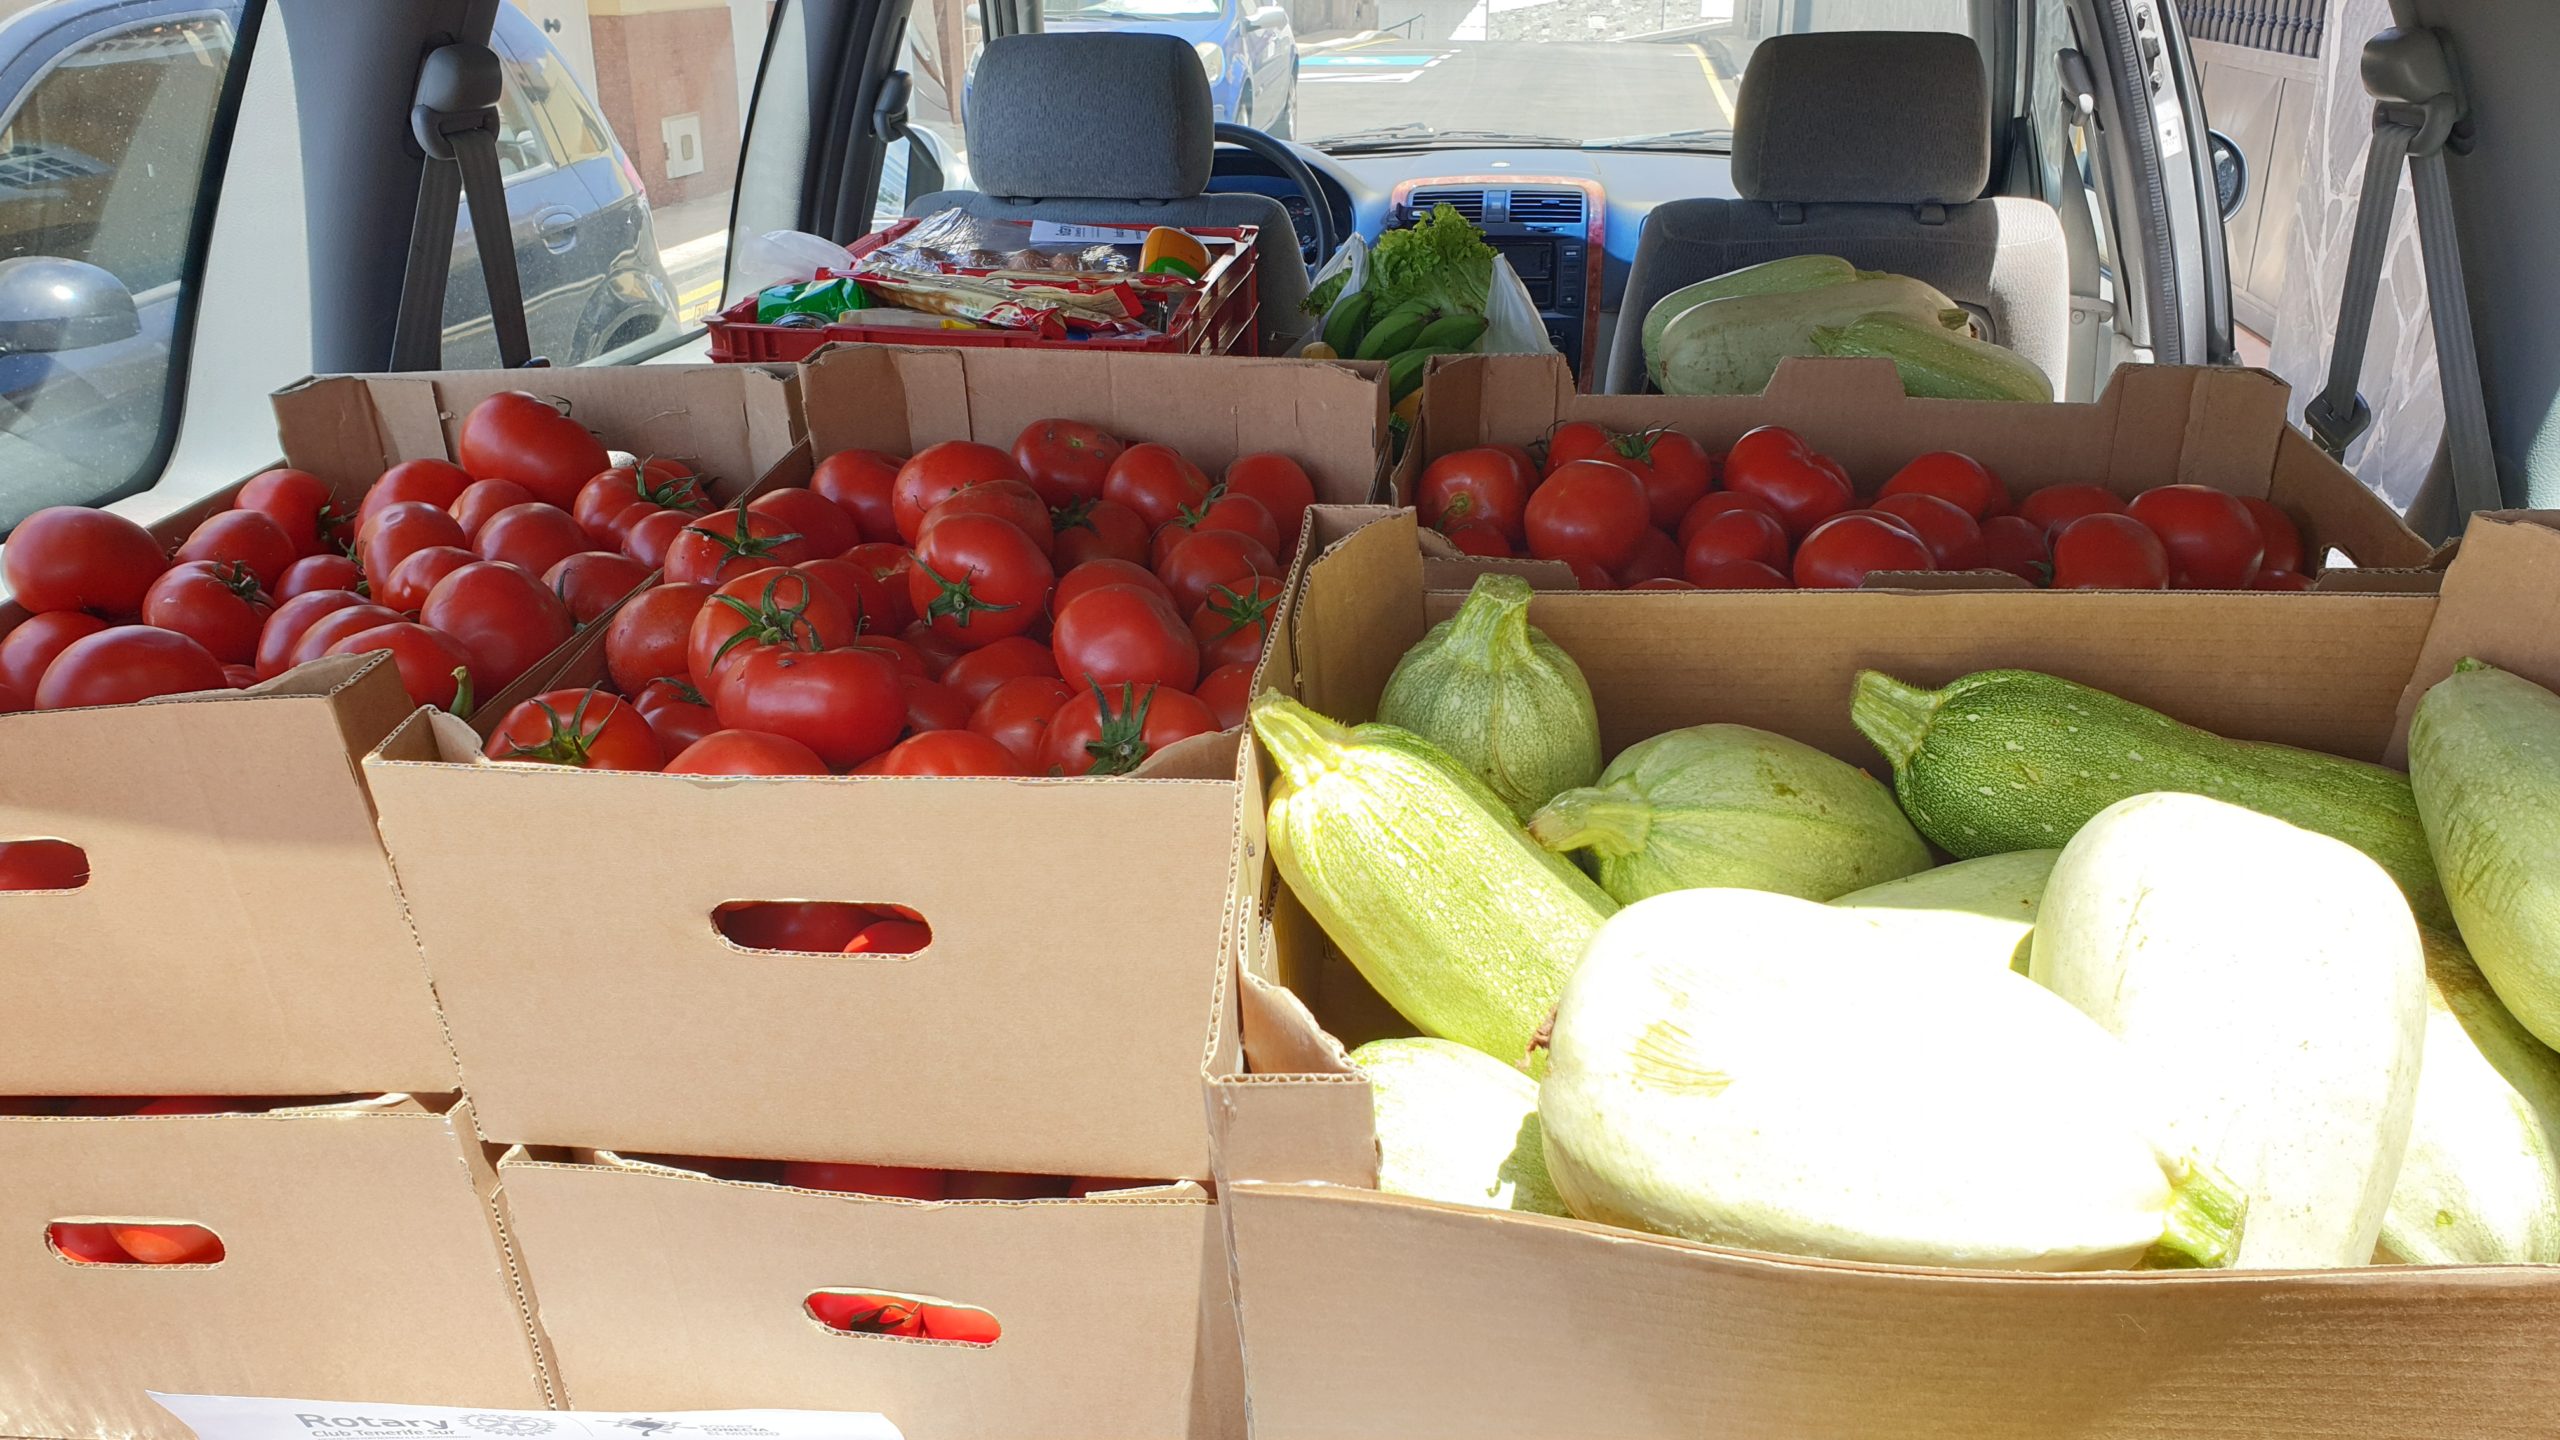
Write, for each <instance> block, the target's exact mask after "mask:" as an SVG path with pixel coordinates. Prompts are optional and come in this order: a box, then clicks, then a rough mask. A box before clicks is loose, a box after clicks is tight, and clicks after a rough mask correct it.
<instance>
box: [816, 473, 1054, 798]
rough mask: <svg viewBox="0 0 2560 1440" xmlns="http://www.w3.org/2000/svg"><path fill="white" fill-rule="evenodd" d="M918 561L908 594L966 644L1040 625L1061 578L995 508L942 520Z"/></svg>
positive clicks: (952, 638)
mask: <svg viewBox="0 0 2560 1440" xmlns="http://www.w3.org/2000/svg"><path fill="white" fill-rule="evenodd" d="M1006 463H1007V464H1011V463H1012V462H1011V461H1007V462H1006ZM914 566H915V568H914V570H913V571H912V572H911V573H910V574H909V575H908V576H907V599H908V600H909V601H910V602H912V603H913V604H914V606H915V608H916V613H917V615H919V616H920V617H922V618H923V619H924V620H925V621H926V622H927V623H929V624H930V625H931V626H932V628H933V633H934V634H935V635H936V636H938V637H940V638H941V639H942V640H943V641H945V642H946V643H948V644H951V645H955V646H958V647H959V648H961V649H963V650H974V649H976V648H977V647H978V646H981V645H989V644H993V643H994V642H996V641H998V640H1001V639H1003V638H1004V637H1006V636H1007V635H1019V634H1021V633H1022V632H1023V631H1025V630H1028V629H1030V628H1031V627H1032V626H1033V625H1036V624H1038V623H1039V621H1040V612H1041V607H1042V606H1043V605H1045V604H1047V603H1048V599H1049V586H1050V584H1051V582H1052V581H1054V580H1055V579H1056V572H1055V571H1053V570H1051V569H1050V568H1049V558H1048V557H1047V556H1045V555H1043V554H1041V553H1040V547H1039V546H1038V545H1036V544H1034V543H1033V542H1032V539H1031V537H1030V536H1028V535H1026V534H1024V533H1023V532H1022V529H1021V527H1020V526H1017V525H1015V524H1013V523H1012V522H1011V521H1008V520H1000V519H998V518H996V517H995V516H993V515H953V516H950V517H948V518H946V519H944V520H942V521H940V522H939V523H938V524H936V525H934V526H933V527H932V528H931V529H929V530H927V531H925V532H924V538H923V539H922V540H919V541H918V542H916V549H915V560H914ZM821 753H823V752H821Z"/></svg>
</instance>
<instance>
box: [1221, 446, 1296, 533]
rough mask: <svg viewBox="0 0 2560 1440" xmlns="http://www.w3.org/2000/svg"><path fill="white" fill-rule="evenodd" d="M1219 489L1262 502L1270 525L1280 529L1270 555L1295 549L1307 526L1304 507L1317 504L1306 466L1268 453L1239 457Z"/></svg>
mask: <svg viewBox="0 0 2560 1440" xmlns="http://www.w3.org/2000/svg"><path fill="white" fill-rule="evenodd" d="M1219 489H1220V491H1221V492H1223V493H1225V494H1228V495H1241V496H1247V497H1250V498H1252V499H1254V500H1257V501H1260V502H1261V504H1262V508H1263V509H1264V510H1265V511H1267V512H1268V513H1269V514H1270V516H1271V523H1272V524H1274V525H1276V526H1278V527H1279V529H1280V538H1279V539H1278V540H1277V541H1276V542H1275V543H1274V544H1273V545H1272V547H1271V549H1272V553H1274V554H1278V555H1286V554H1290V553H1292V552H1294V551H1295V550H1296V549H1297V548H1298V532H1299V531H1300V530H1303V529H1305V528H1306V524H1307V507H1308V506H1310V505H1313V504H1314V503H1316V482H1315V481H1314V480H1313V479H1312V478H1310V477H1309V476H1308V474H1307V469H1306V467H1305V466H1303V465H1301V464H1299V463H1298V462H1297V461H1295V460H1292V459H1290V458H1289V457H1288V456H1286V455H1275V454H1272V453H1271V452H1269V451H1262V452H1259V453H1256V454H1252V455H1239V456H1237V457H1236V459H1235V463H1234V464H1232V465H1229V466H1228V467H1227V474H1226V478H1225V479H1224V480H1223V481H1222V482H1220V485H1219Z"/></svg>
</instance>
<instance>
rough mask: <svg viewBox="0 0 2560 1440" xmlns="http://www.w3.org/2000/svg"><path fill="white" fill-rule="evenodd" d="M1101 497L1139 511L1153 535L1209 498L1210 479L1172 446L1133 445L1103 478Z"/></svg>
mask: <svg viewBox="0 0 2560 1440" xmlns="http://www.w3.org/2000/svg"><path fill="white" fill-rule="evenodd" d="M1102 498H1103V499H1105V500H1109V501H1112V502H1113V503H1115V504H1120V505H1126V506H1128V507H1129V508H1130V509H1132V510H1135V511H1137V512H1138V518H1139V519H1141V520H1144V521H1145V522H1147V531H1148V533H1149V534H1153V533H1154V532H1155V531H1156V529H1157V528H1158V527H1160V526H1165V525H1170V524H1172V523H1173V518H1174V516H1176V515H1178V514H1180V513H1181V512H1182V511H1183V510H1184V509H1186V508H1188V507H1190V506H1194V505H1198V504H1199V503H1200V502H1201V501H1203V500H1206V499H1208V498H1209V477H1208V476H1206V475H1203V474H1201V473H1200V467H1199V466H1197V465H1194V464H1192V463H1191V462H1190V461H1188V460H1185V459H1183V458H1182V456H1181V454H1180V453H1179V452H1177V451H1176V450H1175V449H1174V448H1173V447H1172V446H1170V445H1132V446H1130V447H1129V448H1128V449H1126V450H1123V451H1121V452H1120V458H1119V459H1117V460H1114V461H1112V462H1111V469H1110V470H1109V471H1108V472H1106V473H1105V474H1104V475H1103V477H1102Z"/></svg>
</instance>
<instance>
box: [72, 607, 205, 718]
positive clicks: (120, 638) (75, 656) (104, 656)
mask: <svg viewBox="0 0 2560 1440" xmlns="http://www.w3.org/2000/svg"><path fill="white" fill-rule="evenodd" d="M228 688H230V687H229V685H228V684H227V683H226V682H225V681H224V680H223V678H222V662H221V661H219V660H216V659H214V658H213V656H212V654H211V653H210V652H208V651H207V650H206V649H205V648H204V647H203V646H202V645H199V644H197V643H196V642H195V641H193V640H190V639H188V638H187V637H186V636H184V635H181V634H179V633H177V632H176V631H174V630H162V629H159V628H157V627H154V626H150V625H117V626H114V627H112V628H110V629H106V630H101V631H99V632H98V633H97V634H95V635H84V636H82V637H80V638H79V639H77V640H74V641H72V642H71V643H70V644H69V645H67V646H65V647H63V651H62V653H61V654H59V655H57V656H55V657H54V659H53V663H52V664H51V665H48V666H46V667H45V672H44V683H42V684H41V685H38V686H37V687H36V693H35V702H36V708H37V709H39V710H70V709H75V708H78V707H82V706H89V705H129V704H131V703H132V702H134V701H136V700H148V699H150V698H151V697H153V696H155V695H184V694H187V693H189V692H191V691H196V690H224V689H228Z"/></svg>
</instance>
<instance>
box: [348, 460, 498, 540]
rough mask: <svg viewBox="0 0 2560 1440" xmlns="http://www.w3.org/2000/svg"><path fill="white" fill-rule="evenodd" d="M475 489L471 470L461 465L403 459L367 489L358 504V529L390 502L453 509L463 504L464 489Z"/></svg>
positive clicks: (392, 503) (438, 461)
mask: <svg viewBox="0 0 2560 1440" xmlns="http://www.w3.org/2000/svg"><path fill="white" fill-rule="evenodd" d="M470 488H471V476H470V473H469V472H467V471H465V470H464V469H463V468H462V467H460V466H458V465H450V464H447V463H445V462H444V461H442V460H403V461H401V462H400V463H399V464H397V465H394V466H392V467H391V468H390V469H388V470H385V471H383V472H382V478H380V479H378V480H376V481H374V482H373V486H372V488H371V489H369V490H367V491H365V492H364V499H363V501H362V502H361V503H359V504H358V505H357V506H356V528H358V529H362V528H364V522H366V521H367V520H370V519H372V518H373V517H374V516H375V515H376V514H377V513H379V512H380V511H381V510H382V508H383V507H384V506H386V505H400V504H405V503H407V502H409V501H412V500H415V501H419V502H421V503H423V504H428V505H433V506H434V507H436V508H437V509H439V510H444V511H450V510H452V509H453V507H454V506H455V505H456V504H458V503H460V501H461V499H462V492H464V491H465V490H468V489H470Z"/></svg>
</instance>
